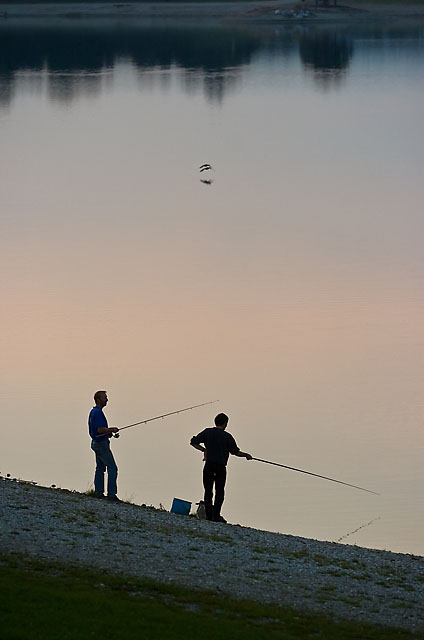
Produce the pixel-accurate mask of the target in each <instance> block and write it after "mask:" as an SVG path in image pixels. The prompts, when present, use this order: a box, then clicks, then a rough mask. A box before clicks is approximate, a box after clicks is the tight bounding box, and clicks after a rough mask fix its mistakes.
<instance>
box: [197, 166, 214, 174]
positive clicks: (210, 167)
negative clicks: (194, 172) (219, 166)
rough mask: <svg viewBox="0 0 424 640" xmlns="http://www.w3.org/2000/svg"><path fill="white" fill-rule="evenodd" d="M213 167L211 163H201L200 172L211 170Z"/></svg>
mask: <svg viewBox="0 0 424 640" xmlns="http://www.w3.org/2000/svg"><path fill="white" fill-rule="evenodd" d="M211 169H213V167H212V165H210V164H201V165H200V167H199V171H200V173H202V171H210V170H211Z"/></svg>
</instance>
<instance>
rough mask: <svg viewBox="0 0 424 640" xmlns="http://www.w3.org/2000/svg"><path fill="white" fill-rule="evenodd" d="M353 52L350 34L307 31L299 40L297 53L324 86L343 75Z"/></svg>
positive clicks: (336, 80) (337, 80)
mask: <svg viewBox="0 0 424 640" xmlns="http://www.w3.org/2000/svg"><path fill="white" fill-rule="evenodd" d="M353 53H354V46H353V39H352V37H351V35H350V34H348V35H346V34H345V33H339V32H337V31H330V30H328V31H325V30H324V31H323V30H318V31H312V32H307V33H305V35H304V37H303V38H301V39H300V42H299V54H300V57H301V60H302V62H303V64H304V66H305V68H306V69H307V70H311V71H312V72H313V73H314V75H315V78H316V80H317V81H318V82H319V84H320V85H321V86H323V87H324V88H326V87H328V86H329V84H330V83H331V84H333V83H334V82H339V81H340V80H341V79H342V78H343V77H344V75H345V72H346V70H347V68H348V67H349V64H350V61H351V59H352V56H353Z"/></svg>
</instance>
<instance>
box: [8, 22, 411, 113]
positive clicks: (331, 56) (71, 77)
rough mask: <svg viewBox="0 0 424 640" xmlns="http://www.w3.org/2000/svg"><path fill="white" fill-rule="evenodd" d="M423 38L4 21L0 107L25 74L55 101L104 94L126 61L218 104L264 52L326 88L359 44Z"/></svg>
mask: <svg viewBox="0 0 424 640" xmlns="http://www.w3.org/2000/svg"><path fill="white" fill-rule="evenodd" d="M421 36H422V27H421V26H420V25H418V26H415V27H414V28H413V29H412V30H411V29H408V30H405V29H402V28H394V27H391V28H383V27H379V28H377V27H375V26H372V25H370V26H360V27H358V28H355V29H339V30H334V29H333V30H332V29H326V28H318V27H314V26H307V27H298V26H287V27H285V26H279V27H278V28H277V29H275V28H274V27H272V28H261V29H252V28H243V29H242V28H236V27H217V26H210V27H206V26H202V27H192V26H186V25H184V26H183V25H180V24H179V23H178V22H175V23H172V26H170V25H169V24H168V25H167V26H149V27H147V26H143V25H140V24H139V25H120V26H116V25H115V26H114V25H105V24H103V26H101V27H100V26H96V25H95V24H92V23H85V22H81V23H79V24H78V25H75V24H74V23H72V24H68V25H64V24H63V23H61V24H59V25H54V24H51V25H49V26H45V25H44V26H39V25H37V23H34V24H31V25H28V24H25V25H21V24H20V23H19V22H15V23H13V24H12V23H7V22H4V23H3V24H1V25H0V104H1V105H3V106H6V105H8V104H9V103H10V101H11V100H12V99H13V96H14V91H15V88H16V84H17V83H18V82H22V81H25V83H26V82H27V79H26V78H25V77H23V75H25V74H23V72H25V71H30V72H31V73H32V74H33V75H34V72H37V73H38V74H39V73H40V72H45V73H46V74H47V80H46V82H47V86H48V95H49V97H50V98H51V99H53V100H61V101H66V102H67V101H71V100H73V99H74V98H75V97H76V96H79V95H82V94H83V95H87V96H90V95H92V96H94V95H97V94H98V93H99V92H100V91H101V90H102V84H103V81H104V77H105V74H107V73H111V72H112V71H113V68H114V67H115V65H116V64H117V63H118V62H119V61H121V60H126V61H130V62H131V63H132V64H133V66H134V67H136V68H137V69H138V71H139V73H140V74H142V75H145V72H146V71H151V70H152V69H155V70H160V71H161V83H162V85H163V86H166V83H167V81H168V80H169V78H168V79H167V76H166V74H164V73H163V72H164V71H166V70H170V69H173V68H175V67H177V68H179V69H182V70H183V71H184V73H183V76H182V82H183V87H184V90H185V91H186V92H188V93H190V92H195V91H198V90H199V89H201V90H202V91H203V93H204V94H205V96H206V98H207V99H208V100H210V101H217V102H219V101H222V100H223V99H224V97H225V95H226V94H228V92H230V91H231V90H232V89H234V88H235V87H236V86H237V83H238V82H239V81H240V78H241V77H242V73H243V70H244V69H245V68H246V67H247V66H248V65H249V64H251V63H252V62H253V61H254V60H255V59H256V58H257V57H258V56H263V55H266V56H271V57H273V58H274V59H275V58H276V59H278V61H281V62H282V63H284V61H285V60H288V59H289V58H290V57H293V55H298V56H299V57H300V60H301V62H302V64H303V67H304V70H305V72H306V73H307V74H308V75H310V76H312V78H313V79H314V80H316V81H317V82H318V83H319V85H320V86H322V87H323V88H328V87H337V85H338V84H339V82H340V80H341V79H342V78H344V77H346V74H347V71H348V70H349V67H350V64H351V62H352V60H353V57H354V54H355V51H356V49H355V41H359V43H360V45H359V46H360V47H361V48H362V49H363V48H366V47H369V46H370V44H371V43H372V42H373V41H375V40H382V39H383V40H384V39H390V40H393V39H403V38H405V37H408V38H409V40H410V42H412V43H413V46H414V44H417V43H418V42H419V39H420V38H421ZM146 81H148V80H146ZM40 83H41V81H40ZM41 84H42V83H41Z"/></svg>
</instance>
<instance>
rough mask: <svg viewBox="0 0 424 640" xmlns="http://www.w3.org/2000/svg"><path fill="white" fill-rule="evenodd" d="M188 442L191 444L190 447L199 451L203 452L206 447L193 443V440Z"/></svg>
mask: <svg viewBox="0 0 424 640" xmlns="http://www.w3.org/2000/svg"><path fill="white" fill-rule="evenodd" d="M190 444H191V446H192V447H194V448H195V449H197V451H201V452H202V453H205V451H206V449H205V447H202V445H201V444H195V443H194V442H190Z"/></svg>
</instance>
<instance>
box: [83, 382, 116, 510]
mask: <svg viewBox="0 0 424 640" xmlns="http://www.w3.org/2000/svg"><path fill="white" fill-rule="evenodd" d="M94 402H95V405H96V406H95V407H93V408H92V409H91V411H90V415H89V416H88V431H89V434H90V436H91V448H92V449H93V451H94V453H95V454H96V472H95V474H94V491H95V493H96V497H97V498H104V493H103V492H104V488H105V471H106V469H107V499H108V500H112V501H113V502H120V500H119V498H118V497H117V496H116V493H117V486H116V479H117V477H118V467H117V466H116V462H115V459H114V457H113V453H112V451H111V450H110V438H111V437H112V434H113V433H117V432H118V431H119V429H118V428H117V427H109V426H108V424H107V420H106V416H105V414H104V413H103V407H105V406H106V405H107V403H108V397H107V393H106V391H96V393H95V394H94Z"/></svg>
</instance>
